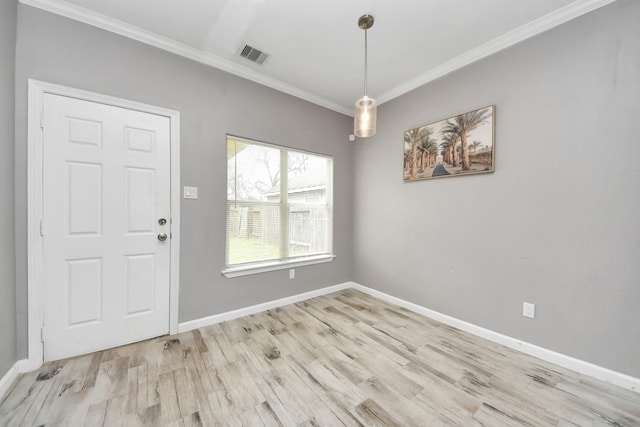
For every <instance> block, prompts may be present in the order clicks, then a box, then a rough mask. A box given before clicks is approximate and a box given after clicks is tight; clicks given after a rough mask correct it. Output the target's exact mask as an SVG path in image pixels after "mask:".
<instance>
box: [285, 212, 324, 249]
mask: <svg viewBox="0 0 640 427" xmlns="http://www.w3.org/2000/svg"><path fill="white" fill-rule="evenodd" d="M328 236H329V209H328V208H327V207H326V206H314V205H306V206H291V207H290V209H289V256H291V257H296V256H303V255H315V254H322V253H327V252H329V244H328Z"/></svg>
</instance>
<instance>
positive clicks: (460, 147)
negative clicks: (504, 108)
mask: <svg viewBox="0 0 640 427" xmlns="http://www.w3.org/2000/svg"><path fill="white" fill-rule="evenodd" d="M495 110H496V106H495V105H489V106H486V107H482V108H478V109H476V110H473V111H468V112H466V113H462V114H459V115H457V116H453V117H449V118H447V119H444V120H439V121H437V122H434V123H431V124H428V125H423V126H419V127H416V128H413V129H409V130H406V131H405V132H404V134H403V145H404V164H403V180H404V181H405V182H411V181H420V180H426V179H434V178H445V177H452V176H464V175H474V174H479V173H492V172H494V171H495V137H494V135H495Z"/></svg>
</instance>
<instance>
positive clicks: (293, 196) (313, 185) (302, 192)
mask: <svg viewBox="0 0 640 427" xmlns="http://www.w3.org/2000/svg"><path fill="white" fill-rule="evenodd" d="M287 163H288V165H287V166H288V197H289V204H291V205H293V204H297V203H299V204H323V205H324V204H326V203H327V183H328V181H329V180H328V174H329V169H328V166H329V159H327V158H326V157H320V156H314V155H313V154H307V153H298V152H289V156H288V162H287Z"/></svg>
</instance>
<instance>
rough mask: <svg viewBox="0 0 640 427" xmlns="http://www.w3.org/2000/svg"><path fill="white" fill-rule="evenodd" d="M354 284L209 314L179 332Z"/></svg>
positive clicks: (328, 292) (183, 325)
mask: <svg viewBox="0 0 640 427" xmlns="http://www.w3.org/2000/svg"><path fill="white" fill-rule="evenodd" d="M351 286H352V284H351V282H347V283H341V284H338V285H334V286H328V287H326V288H322V289H316V290H313V291H309V292H304V293H302V294H298V295H293V296H290V297H286V298H280V299H277V300H273V301H268V302H265V303H262V304H256V305H252V306H250V307H245V308H239V309H237V310H232V311H227V312H225V313H220V314H214V315H213V316H207V317H203V318H200V319H196V320H189V321H187V322H183V323H179V324H178V332H186V331H191V330H193V329H197V328H203V327H205V326H209V325H214V324H216V323H220V322H225V321H227V320H233V319H237V318H239V317H243V316H249V315H251V314H256V313H260V312H261V311H266V310H272V309H274V308H278V307H282V306H285V305H288V304H293V303H296V302H300V301H305V300H308V299H311V298H315V297H319V296H322V295H326V294H330V293H332V292H338V291H342V290H344V289H348V288H350V287H351Z"/></svg>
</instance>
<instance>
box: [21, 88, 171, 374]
mask: <svg viewBox="0 0 640 427" xmlns="http://www.w3.org/2000/svg"><path fill="white" fill-rule="evenodd" d="M45 93H49V94H53V95H61V96H67V97H70V98H76V99H81V100H85V101H91V102H97V103H101V104H107V105H112V106H114V107H120V108H127V109H130V110H136V111H142V112H145V113H151V114H156V115H159V116H164V117H167V118H169V122H170V126H171V236H172V238H171V239H170V250H171V265H170V271H171V272H170V278H169V282H170V285H169V286H170V290H169V301H170V302H169V333H170V334H176V333H177V332H178V287H179V278H180V274H179V268H180V113H179V112H178V111H175V110H169V109H166V108H161V107H156V106H153V105H148V104H142V103H139V102H135V101H129V100H126V99H121V98H116V97H112V96H108V95H102V94H99V93H94V92H88V91H85V90H81V89H74V88H70V87H67V86H60V85H56V84H52V83H46V82H42V81H38V80H33V79H29V95H28V96H29V99H28V101H29V104H28V124H27V129H28V137H27V145H28V146H27V301H28V303H27V304H28V305H27V307H28V314H27V316H28V317H27V318H28V362H27V364H26V365H24V366H22V369H23V370H25V371H26V370H33V369H37V368H38V367H40V366H41V365H42V361H43V355H44V347H43V344H42V335H41V334H42V325H43V310H44V302H43V300H42V295H43V290H44V284H43V255H44V253H43V246H42V236H41V232H40V227H41V225H40V224H41V220H42V196H43V193H42V167H43V164H42V138H43V134H42V128H41V127H40V123H41V117H42V111H43V99H44V94H45Z"/></svg>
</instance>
